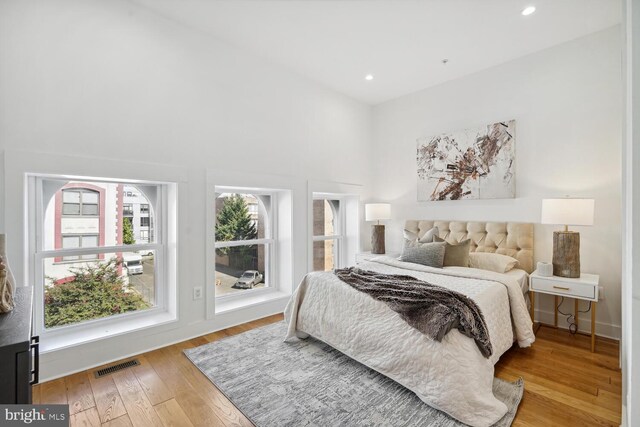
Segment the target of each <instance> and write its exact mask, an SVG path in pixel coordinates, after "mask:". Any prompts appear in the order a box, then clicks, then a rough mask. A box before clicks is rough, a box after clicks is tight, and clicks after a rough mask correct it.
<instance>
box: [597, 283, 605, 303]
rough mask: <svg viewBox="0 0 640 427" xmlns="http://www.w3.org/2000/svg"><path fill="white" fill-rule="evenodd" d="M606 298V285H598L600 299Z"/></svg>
mask: <svg viewBox="0 0 640 427" xmlns="http://www.w3.org/2000/svg"><path fill="white" fill-rule="evenodd" d="M603 299H604V287H603V286H598V300H603Z"/></svg>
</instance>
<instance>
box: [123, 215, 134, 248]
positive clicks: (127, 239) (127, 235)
mask: <svg viewBox="0 0 640 427" xmlns="http://www.w3.org/2000/svg"><path fill="white" fill-rule="evenodd" d="M131 222H132V219H131V218H129V217H124V218H123V221H122V243H124V244H125V245H133V244H135V243H136V239H134V238H133V224H132V223H131Z"/></svg>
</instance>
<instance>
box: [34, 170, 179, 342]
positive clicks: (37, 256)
mask: <svg viewBox="0 0 640 427" xmlns="http://www.w3.org/2000/svg"><path fill="white" fill-rule="evenodd" d="M45 181H60V182H63V181H80V182H83V183H88V184H91V183H112V184H130V185H143V186H156V187H157V200H156V201H155V204H156V205H157V206H156V207H155V209H154V213H155V215H156V218H155V220H156V221H155V222H156V224H158V225H159V226H157V228H158V230H157V231H156V233H155V241H154V242H151V243H143V244H138V243H135V244H131V245H125V244H124V243H123V244H120V245H111V246H97V247H95V246H94V247H79V248H70V249H64V248H59V249H55V248H54V249H45V243H44V236H45V221H44V218H45V210H46V204H47V203H49V201H45V200H43V194H44V193H43V182H45ZM171 184H172V183H168V182H159V181H138V180H136V181H132V180H126V179H119V178H92V177H81V176H68V175H49V174H27V185H28V193H29V198H28V205H29V208H30V209H29V210H30V211H31V212H33V215H30V216H29V221H28V232H29V242H30V245H29V255H30V256H29V259H30V263H29V270H28V274H29V279H30V281H31V283H33V286H34V294H35V296H34V299H35V302H34V329H35V333H36V334H37V335H41V336H52V337H54V336H63V335H65V334H67V333H69V334H74V333H76V332H81V331H83V330H91V329H93V328H95V327H103V326H104V325H107V324H109V323H111V322H118V321H119V320H121V319H130V320H131V321H132V323H135V319H142V318H146V317H150V316H155V315H158V314H161V313H165V312H167V311H169V309H170V307H169V303H170V301H169V294H170V293H171V290H170V289H169V284H170V283H171V282H173V280H172V279H171V277H170V274H171V272H172V271H173V269H172V268H171V267H170V265H169V259H170V253H169V241H168V236H169V205H168V203H169V187H168V186H169V185H171ZM54 197H55V196H54ZM150 203H151V201H150ZM62 217H64V216H62ZM73 217H79V216H78V215H73ZM123 218H124V212H123ZM144 250H147V251H150V250H153V251H154V281H155V283H154V287H155V290H154V296H155V301H154V306H153V307H151V308H149V309H146V310H138V311H131V312H127V313H120V314H115V315H112V316H108V317H101V318H97V319H90V320H85V321H82V322H79V323H73V324H69V325H61V326H56V327H53V328H46V327H45V303H44V289H45V271H44V261H45V259H49V258H53V259H64V257H66V256H79V257H82V256H83V255H85V256H86V255H95V256H98V257H99V256H100V255H103V254H107V253H118V252H138V251H144ZM91 261H94V259H90V260H85V261H83V260H82V259H79V260H73V261H71V260H69V261H62V262H63V263H81V262H91ZM135 329H137V327H135V326H132V327H131V329H130V330H135Z"/></svg>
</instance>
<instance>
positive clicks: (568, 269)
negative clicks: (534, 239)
mask: <svg viewBox="0 0 640 427" xmlns="http://www.w3.org/2000/svg"><path fill="white" fill-rule="evenodd" d="M553 275H554V276H559V277H570V278H574V279H575V278H578V277H580V233H577V232H575V231H554V232H553Z"/></svg>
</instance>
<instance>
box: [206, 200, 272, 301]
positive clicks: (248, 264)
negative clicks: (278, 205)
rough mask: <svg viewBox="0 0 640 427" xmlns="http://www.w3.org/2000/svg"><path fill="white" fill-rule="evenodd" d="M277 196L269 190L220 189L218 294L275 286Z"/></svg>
mask: <svg viewBox="0 0 640 427" xmlns="http://www.w3.org/2000/svg"><path fill="white" fill-rule="evenodd" d="M234 190H235V191H234ZM274 198H275V195H273V194H270V193H267V192H264V193H262V192H251V193H250V192H242V190H240V189H224V190H218V189H216V203H215V218H216V223H215V266H216V272H215V295H216V297H223V296H229V295H233V294H242V293H246V292H249V291H250V290H257V289H264V288H268V287H269V286H271V269H272V267H271V265H272V261H273V259H272V258H273V257H272V254H273V253H274V246H275V243H274V242H275V240H274V239H275V236H274V234H275V233H274V232H273V228H274V227H273V224H274V222H273V209H272V206H273V203H274V200H273V199H274Z"/></svg>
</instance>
